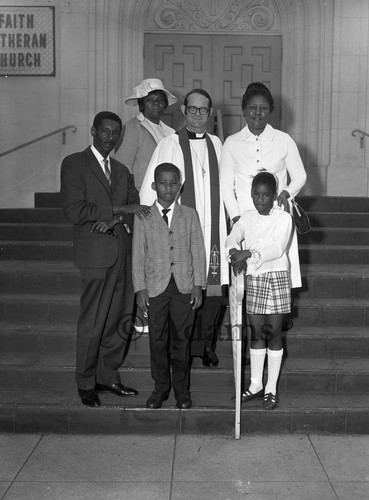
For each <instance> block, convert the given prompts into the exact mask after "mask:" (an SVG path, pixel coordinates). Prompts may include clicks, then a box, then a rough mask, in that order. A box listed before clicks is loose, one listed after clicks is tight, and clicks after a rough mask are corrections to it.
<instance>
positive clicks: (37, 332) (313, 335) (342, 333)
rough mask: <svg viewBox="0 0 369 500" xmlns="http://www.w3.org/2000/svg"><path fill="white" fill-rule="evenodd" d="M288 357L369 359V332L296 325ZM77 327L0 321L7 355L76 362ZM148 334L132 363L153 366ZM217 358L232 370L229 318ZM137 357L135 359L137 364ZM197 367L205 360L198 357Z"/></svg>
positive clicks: (134, 341)
mask: <svg viewBox="0 0 369 500" xmlns="http://www.w3.org/2000/svg"><path fill="white" fill-rule="evenodd" d="M283 344H284V350H285V353H286V356H288V357H290V358H306V357H307V358H327V359H334V358H342V359H344V358H366V359H368V358H369V329H368V328H365V327H361V328H352V327H345V326H324V327H322V326H319V327H311V326H294V327H293V328H292V329H290V330H288V332H283ZM75 349H76V325H75V324H68V323H53V324H42V323H32V324H25V323H6V322H0V352H1V353H2V354H3V355H5V354H9V355H12V354H21V353H23V354H24V353H25V354H29V355H38V356H42V355H44V354H45V355H48V354H59V353H61V352H62V353H64V354H65V356H66V357H67V358H68V360H69V361H68V363H74V358H75ZM149 355H150V353H149V341H148V337H147V334H142V335H141V334H138V333H134V334H133V335H132V336H131V342H130V348H129V352H128V362H129V363H136V365H137V363H139V364H140V366H146V367H149V364H150V360H149ZM217 355H218V357H219V359H220V365H219V366H220V367H222V368H227V369H232V367H233V361H232V331H231V327H230V325H229V315H228V312H227V313H226V317H225V320H224V322H223V325H222V327H221V329H220V332H219V338H218V343H217ZM133 358H135V360H134V361H133ZM193 363H194V366H195V367H201V360H200V359H199V358H194V361H193Z"/></svg>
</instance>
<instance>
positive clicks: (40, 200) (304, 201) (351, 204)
mask: <svg viewBox="0 0 369 500" xmlns="http://www.w3.org/2000/svg"><path fill="white" fill-rule="evenodd" d="M297 201H298V203H300V204H301V206H302V207H303V208H304V209H305V210H306V211H309V212H369V200H368V198H366V197H361V198H358V197H353V196H298V197H297ZM60 206H61V199H60V192H54V193H35V207H36V208H52V207H54V208H59V207H60Z"/></svg>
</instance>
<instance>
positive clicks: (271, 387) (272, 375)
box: [265, 349, 283, 394]
mask: <svg viewBox="0 0 369 500" xmlns="http://www.w3.org/2000/svg"><path fill="white" fill-rule="evenodd" d="M267 353H268V382H267V385H266V386H265V394H268V393H269V392H271V393H272V394H277V381H278V377H279V372H280V369H281V363H282V356H283V349H281V350H280V351H272V350H271V349H268V350H267Z"/></svg>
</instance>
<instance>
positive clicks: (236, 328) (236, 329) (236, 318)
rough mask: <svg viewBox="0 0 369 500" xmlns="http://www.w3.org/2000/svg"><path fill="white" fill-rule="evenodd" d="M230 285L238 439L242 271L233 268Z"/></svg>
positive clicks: (239, 421) (238, 437) (235, 427)
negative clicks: (236, 271) (236, 272)
mask: <svg viewBox="0 0 369 500" xmlns="http://www.w3.org/2000/svg"><path fill="white" fill-rule="evenodd" d="M231 275H232V278H231V279H232V285H231V287H230V290H229V309H230V316H231V325H232V350H233V373H234V381H235V391H236V397H235V402H236V406H235V422H234V430H235V439H240V433H241V432H240V431H241V371H242V301H243V293H244V273H243V272H241V273H240V274H238V275H237V276H235V275H234V273H233V270H232V271H231Z"/></svg>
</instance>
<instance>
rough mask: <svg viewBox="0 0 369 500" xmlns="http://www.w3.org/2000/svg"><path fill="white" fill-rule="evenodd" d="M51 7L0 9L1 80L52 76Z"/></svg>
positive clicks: (53, 40) (52, 30) (10, 7)
mask: <svg viewBox="0 0 369 500" xmlns="http://www.w3.org/2000/svg"><path fill="white" fill-rule="evenodd" d="M54 28H55V14H54V7H36V6H35V7H22V6H19V7H14V6H0V76H55V36H54V32H55V31H54Z"/></svg>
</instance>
